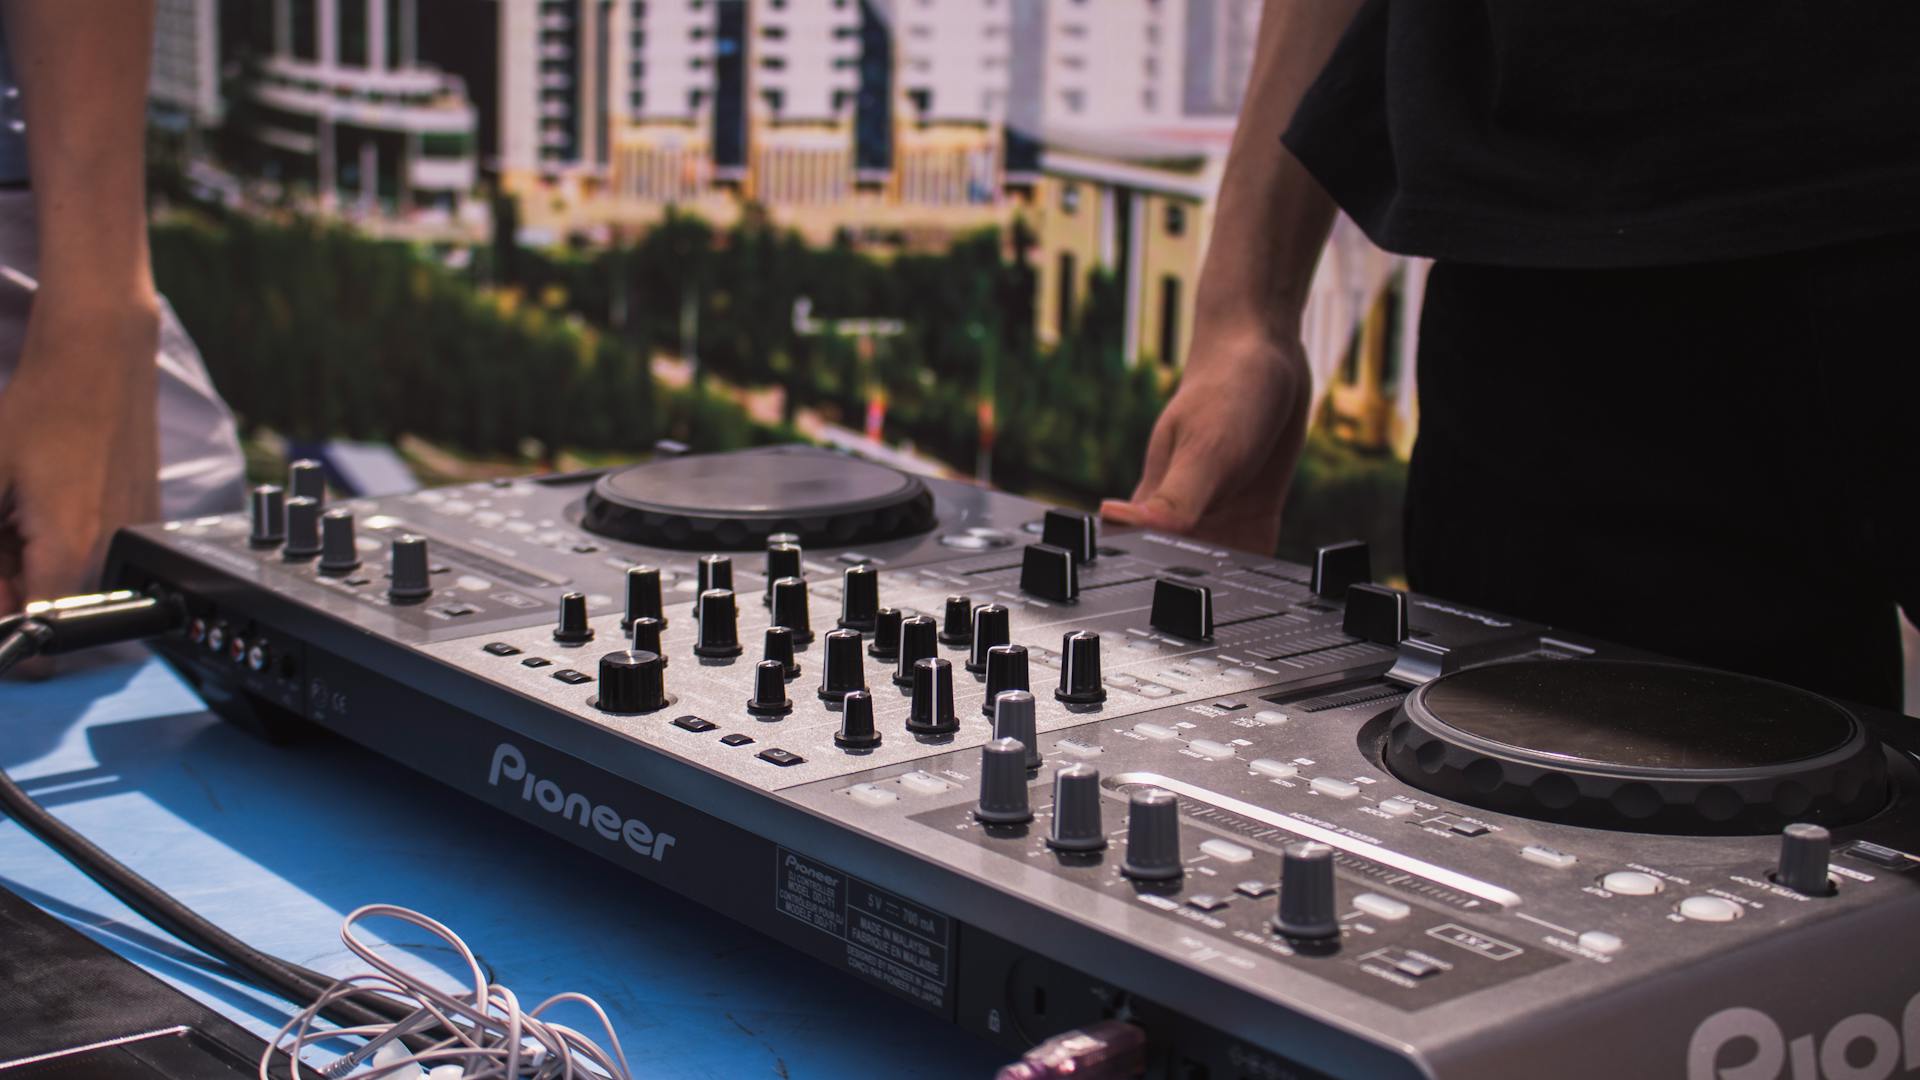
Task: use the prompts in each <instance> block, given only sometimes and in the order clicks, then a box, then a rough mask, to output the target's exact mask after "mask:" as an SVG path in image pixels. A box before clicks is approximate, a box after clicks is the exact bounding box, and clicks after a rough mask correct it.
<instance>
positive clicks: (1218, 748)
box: [1187, 739, 1233, 758]
mask: <svg viewBox="0 0 1920 1080" xmlns="http://www.w3.org/2000/svg"><path fill="white" fill-rule="evenodd" d="M1187 749H1189V750H1192V751H1193V752H1194V753H1196V754H1200V755H1202V756H1204V757H1210V758H1229V757H1232V756H1233V747H1231V746H1228V745H1227V744H1226V743H1223V742H1215V741H1213V740H1212V739H1195V740H1193V741H1192V742H1190V743H1188V744H1187Z"/></svg>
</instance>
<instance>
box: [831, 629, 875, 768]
mask: <svg viewBox="0 0 1920 1080" xmlns="http://www.w3.org/2000/svg"><path fill="white" fill-rule="evenodd" d="M833 633H835V634H837V633H840V631H838V630H835V631H834V632H833ZM827 636H828V637H832V636H833V635H832V634H829V635H827ZM833 744H834V745H835V746H838V747H841V748H843V749H847V750H867V749H871V748H872V747H875V746H879V745H880V733H879V732H878V731H876V730H874V727H873V695H872V694H869V693H867V692H866V691H865V690H854V691H852V692H850V693H848V694H847V696H846V697H843V698H841V699H840V730H839V731H836V732H834V733H833Z"/></svg>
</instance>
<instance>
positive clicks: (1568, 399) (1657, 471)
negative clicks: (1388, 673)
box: [1406, 236, 1920, 708]
mask: <svg viewBox="0 0 1920 1080" xmlns="http://www.w3.org/2000/svg"><path fill="white" fill-rule="evenodd" d="M1917 301H1920V236H1905V237H1896V238H1888V239H1882V240H1876V241H1873V242H1871V243H1861V244H1850V245H1846V246H1842V247H1833V248H1828V249H1824V250H1818V251H1812V252H1805V253H1798V254H1791V255H1780V256H1769V257H1766V258H1759V259H1745V260H1739V261H1734V262H1720V263H1708V264H1699V265H1690V266H1683V267H1665V268H1655V269H1637V270H1594V271H1587V270H1534V269H1513V268H1494V267H1485V266H1469V265H1463V264H1458V263H1441V264H1437V265H1436V266H1434V267H1433V270H1432V273H1431V276H1430V278H1429V280H1428V283H1427V294H1426V302H1425V307H1424V311H1423V315H1422V320H1421V326H1420V358H1419V390H1420V436H1419V440H1418V442H1417V444H1416V445H1415V447H1414V452H1413V462H1412V469H1411V474H1410V476H1409V481H1408V492H1407V505H1406V540H1407V560H1408V577H1409V579H1410V582H1411V584H1412V585H1413V587H1414V588H1416V589H1418V590H1420V591H1422V592H1427V593H1430V594H1433V595H1436V596H1441V597H1445V598H1449V599H1454V600H1459V601H1462V602H1465V603H1469V604H1475V605H1482V606H1486V607H1489V608H1493V609H1496V610H1499V611H1504V612H1508V613H1511V614H1514V615H1519V616H1523V617H1526V618H1531V619H1536V620H1540V621H1542V622H1547V623H1551V624H1554V625H1556V626H1560V627H1564V628H1567V629H1572V630H1579V631H1584V632H1586V633H1590V634H1594V635H1597V636H1599V637H1602V638H1606V639H1610V640H1613V641H1616V642H1619V643H1622V644H1627V645H1633V646H1638V647H1641V648H1647V649H1653V650H1657V651H1659V652H1663V653H1668V654H1671V655H1673V656H1677V657H1681V658H1685V659H1689V660H1694V661H1699V662H1702V663H1706V664H1712V665H1715V666H1719V667H1725V668H1730V669H1733V670H1737V671H1745V672H1750V673H1753V674H1756V675H1761V676H1765V677H1768V678H1773V679H1778V680H1780V681H1782V682H1788V683H1793V684H1796V685H1799V686H1803V687H1806V688H1808V689H1813V690H1818V691H1822V692H1825V693H1829V694H1833V695H1836V696H1840V697H1844V698H1849V699H1852V700H1855V701H1859V702H1862V703H1868V704H1874V705H1882V706H1890V707H1896V708H1897V707H1898V706H1899V704H1900V694H1901V670H1900V638H1899V624H1898V621H1897V616H1896V613H1895V609H1896V605H1904V607H1905V610H1906V611H1907V612H1908V613H1909V615H1912V616H1920V529H1917V528H1916V513H1915V506H1916V503H1920V335H1916V334H1914V333H1913V332H1912V328H1913V324H1914V323H1915V312H1916V311H1920V302H1917Z"/></svg>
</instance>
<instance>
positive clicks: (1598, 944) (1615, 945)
mask: <svg viewBox="0 0 1920 1080" xmlns="http://www.w3.org/2000/svg"><path fill="white" fill-rule="evenodd" d="M1624 944H1626V943H1625V942H1623V941H1621V940H1620V938H1619V936H1618V935H1616V934H1609V933H1607V932H1606V931H1605V930H1589V931H1587V932H1586V933H1584V934H1581V935H1580V947H1581V948H1583V949H1591V950H1593V951H1594V952H1597V953H1607V954H1609V955H1611V954H1613V953H1617V952H1619V951H1620V946H1622V945H1624Z"/></svg>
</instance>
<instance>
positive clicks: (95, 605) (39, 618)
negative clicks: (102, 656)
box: [19, 589, 186, 656]
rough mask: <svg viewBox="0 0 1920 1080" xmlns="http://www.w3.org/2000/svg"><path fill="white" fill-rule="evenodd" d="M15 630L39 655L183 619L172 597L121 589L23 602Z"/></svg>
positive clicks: (169, 626) (136, 634) (136, 635)
mask: <svg viewBox="0 0 1920 1080" xmlns="http://www.w3.org/2000/svg"><path fill="white" fill-rule="evenodd" d="M23 614H24V615H25V616H26V619H25V621H24V622H22V623H21V625H20V627H19V630H20V632H21V633H22V634H25V635H26V636H27V637H28V638H30V639H31V640H32V641H33V643H34V650H33V651H34V652H36V653H38V654H39V655H41V656H57V655H59V654H61V653H67V652H74V651H76V650H79V649H88V648H92V647H93V646H95V645H111V644H114V643H116V642H122V641H138V640H139V639H141V638H149V637H153V636H155V635H157V634H164V633H166V632H167V631H169V630H173V629H177V628H178V627H179V626H180V624H181V623H183V622H185V621H186V612H185V611H184V610H182V608H181V606H180V603H179V601H177V600H162V599H160V598H158V597H153V596H148V595H146V594H144V593H137V592H133V591H131V590H128V589H120V590H117V591H114V592H108V593H91V594H89V595H86V596H69V597H65V598H63V599H60V600H39V601H35V602H34V603H31V604H28V605H27V608H26V611H25V612H24V613H23Z"/></svg>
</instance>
